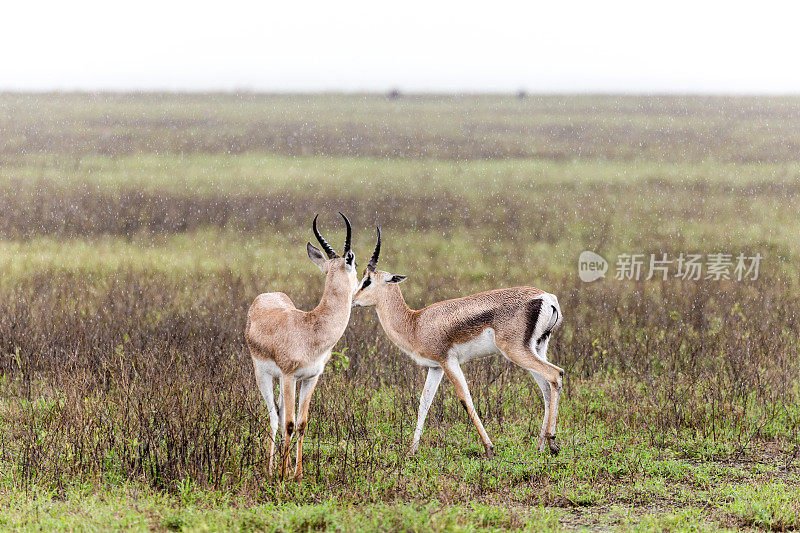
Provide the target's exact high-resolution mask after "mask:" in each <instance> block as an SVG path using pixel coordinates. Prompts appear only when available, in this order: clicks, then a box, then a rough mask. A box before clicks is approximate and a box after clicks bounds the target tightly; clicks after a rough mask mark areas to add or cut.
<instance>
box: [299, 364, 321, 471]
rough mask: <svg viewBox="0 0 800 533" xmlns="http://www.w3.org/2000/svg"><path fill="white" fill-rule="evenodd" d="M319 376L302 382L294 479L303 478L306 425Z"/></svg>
mask: <svg viewBox="0 0 800 533" xmlns="http://www.w3.org/2000/svg"><path fill="white" fill-rule="evenodd" d="M318 379H319V376H314V377H313V378H309V379H306V380H303V381H301V382H300V397H299V398H298V400H299V403H300V409H299V412H298V413H297V453H296V456H297V457H296V459H295V465H294V480H295V481H300V480H301V479H303V439H304V438H305V436H306V426H307V424H308V408H309V407H310V406H311V395H312V394H313V393H314V388H315V387H316V386H317V380H318Z"/></svg>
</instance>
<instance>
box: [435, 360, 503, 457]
mask: <svg viewBox="0 0 800 533" xmlns="http://www.w3.org/2000/svg"><path fill="white" fill-rule="evenodd" d="M443 368H444V373H445V374H447V377H448V379H449V380H450V381H452V382H453V388H454V389H455V390H456V396H458V399H459V400H461V404H462V405H463V406H464V409H466V411H467V414H468V415H469V417H470V418H471V419H472V423H473V424H475V428H477V430H478V433H479V434H480V436H481V440H482V441H483V447H484V448H485V449H486V455H487V456H488V457H494V445H493V444H492V441H491V440H490V439H489V435H488V434H487V433H486V430H485V429H484V428H483V423H481V419H480V418H479V417H478V412H477V411H476V410H475V406H474V405H473V404H472V395H470V393H469V387H468V386H467V380H466V378H465V377H464V372H462V371H461V365H460V364H459V363H458V359H456V358H454V357H451V358H450V359H448V360H447V361H446V362H445V364H444V367H443Z"/></svg>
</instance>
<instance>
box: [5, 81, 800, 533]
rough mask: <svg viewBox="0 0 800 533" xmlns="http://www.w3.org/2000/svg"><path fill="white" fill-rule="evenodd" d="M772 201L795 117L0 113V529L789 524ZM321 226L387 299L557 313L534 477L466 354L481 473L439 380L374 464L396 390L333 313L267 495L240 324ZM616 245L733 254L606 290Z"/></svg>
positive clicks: (750, 113) (792, 326) (382, 104)
mask: <svg viewBox="0 0 800 533" xmlns="http://www.w3.org/2000/svg"><path fill="white" fill-rule="evenodd" d="M799 205H800V99H797V98H774V99H766V98H721V97H720V98H716V97H688V96H687V97H612V96H574V97H571V96H563V97H562V96H548V97H538V96H530V97H528V98H526V99H517V98H512V97H501V96H462V97H444V96H424V97H423V96H404V97H401V98H399V99H388V98H384V97H382V96H375V95H371V96H369V95H365V96H360V95H351V96H345V95H315V96H270V95H239V96H236V95H84V94H54V95H49V94H44V95H18V94H4V95H0V213H2V215H1V216H0V528H2V529H9V528H11V529H21V530H40V529H45V530H49V529H56V528H61V529H66V530H96V529H106V528H117V527H120V528H129V529H134V530H146V529H155V530H189V531H192V530H218V529H238V530H248V531H252V530H266V531H289V530H306V531H307V530H325V529H331V530H340V531H349V530H359V529H363V530H375V529H384V530H385V529H391V530H411V531H450V530H462V531H484V530H487V531H491V530H500V529H527V530H535V531H539V530H559V529H584V528H587V529H604V530H605V529H623V530H628V529H641V530H653V531H664V530H692V531H696V530H718V529H741V528H752V529H767V530H788V529H798V528H800V467H799V466H798V462H799V461H800V459H798V457H797V456H798V452H799V451H800V435H799V434H798V431H799V430H800V339H799V337H800V268H798V264H799V263H798V260H800V217H798V215H797V210H798V207H797V206H799ZM339 210H341V211H343V212H345V213H346V214H347V215H348V216H349V217H350V219H351V220H352V221H353V224H354V237H353V240H354V243H353V246H354V249H355V251H356V253H357V257H358V260H359V263H360V264H361V265H364V264H366V261H367V258H368V256H369V254H370V253H371V251H372V247H373V246H374V241H373V238H374V225H376V224H381V225H382V226H383V231H384V244H383V252H382V255H381V265H382V267H383V268H385V269H387V270H390V271H392V272H396V273H401V274H406V275H408V276H409V279H408V281H406V282H405V283H404V284H403V291H404V294H405V296H406V298H407V300H408V302H409V304H410V305H411V306H412V307H421V306H424V305H426V304H428V303H432V302H434V301H438V300H440V299H445V298H450V297H455V296H460V295H465V294H470V293H473V292H477V291H481V290H487V289H492V288H498V287H503V286H513V285H522V284H524V285H534V286H537V287H540V288H542V289H545V290H547V291H549V292H553V293H555V294H557V295H558V297H559V301H560V302H561V306H562V309H563V312H564V314H565V320H564V325H563V328H562V329H561V330H560V331H559V332H558V333H557V334H556V335H555V337H554V340H553V342H552V343H551V348H550V358H551V359H552V360H553V361H554V362H555V363H556V364H558V365H559V366H561V367H563V368H565V369H566V376H565V385H564V395H563V397H562V403H561V408H560V412H559V415H560V416H559V429H558V438H559V441H560V444H561V453H560V455H558V456H557V457H550V456H549V455H544V454H540V453H538V452H536V438H537V435H538V431H539V427H540V423H541V416H542V405H541V403H542V402H541V395H540V394H539V393H538V388H537V387H536V386H535V383H534V382H533V380H532V379H531V378H530V377H529V376H528V375H527V373H524V372H523V371H521V370H520V369H518V368H516V367H514V366H513V365H511V364H509V363H506V362H504V361H501V360H491V359H487V360H481V361H475V362H473V363H470V364H469V365H468V366H467V367H466V368H465V371H466V374H467V379H468V381H469V383H470V388H471V391H472V394H473V397H474V398H475V403H476V406H477V408H478V410H479V412H480V415H481V417H482V419H483V421H484V424H485V425H486V427H487V430H488V432H489V434H490V435H491V436H492V438H493V440H494V443H495V450H496V453H497V456H496V457H495V458H494V459H486V458H485V457H484V456H483V455H482V446H481V444H480V441H479V439H478V437H477V435H476V433H475V431H474V428H473V427H472V425H471V423H470V422H469V421H468V419H467V418H466V416H465V415H464V413H463V410H462V409H461V406H460V405H459V402H458V400H457V398H456V397H455V395H454V394H453V391H452V387H451V386H450V385H449V384H444V385H443V386H442V387H441V390H440V391H439V393H438V395H437V397H436V400H435V402H434V404H433V406H432V408H431V412H430V415H429V417H428V421H427V424H426V429H425V432H424V433H423V437H422V442H421V446H420V452H419V454H418V455H417V456H416V457H414V458H412V459H409V458H406V457H405V456H404V453H403V452H404V451H405V449H406V447H407V445H408V443H409V441H410V439H411V435H412V433H413V426H414V424H415V421H416V408H417V404H418V401H419V394H420V392H421V389H422V384H423V383H424V377H425V376H424V372H423V371H422V370H421V369H419V368H418V367H416V366H415V365H414V364H413V363H412V362H411V360H410V359H409V358H408V357H407V356H405V355H403V354H402V353H400V352H399V351H398V350H397V349H396V348H394V347H393V346H392V345H391V343H390V342H389V341H388V339H387V338H386V337H385V335H384V334H383V331H382V330H381V328H380V325H379V324H378V321H377V318H376V316H375V313H374V311H373V310H372V309H355V310H354V312H353V316H352V319H351V322H350V325H349V326H348V330H347V332H346V333H345V336H344V337H343V338H342V340H341V341H340V343H339V344H338V346H337V348H336V349H337V351H338V353H339V355H337V356H336V357H334V359H333V360H332V361H331V362H330V363H329V365H328V368H327V369H326V373H325V374H324V375H323V378H322V379H321V381H320V385H319V387H318V388H317V391H316V393H315V396H314V398H313V401H312V405H311V418H310V427H309V436H308V437H307V439H306V444H305V461H306V463H305V470H306V479H305V480H304V481H303V482H302V483H291V482H286V483H284V482H281V481H278V480H274V479H269V478H268V477H267V473H266V460H265V459H266V457H267V453H266V450H267V448H268V438H269V436H268V428H269V423H268V416H267V411H266V408H265V406H264V404H263V401H262V399H261V397H260V394H259V393H258V390H257V388H256V386H255V381H254V378H253V371H252V366H251V364H250V361H249V355H248V354H247V352H246V348H245V346H244V339H243V330H244V324H245V314H246V311H247V308H248V306H249V305H250V303H251V301H252V300H253V298H254V297H255V296H256V295H257V294H259V293H261V292H268V291H275V290H280V291H283V292H286V293H287V294H289V295H290V296H291V297H292V299H293V300H294V302H295V303H296V304H297V305H298V306H300V307H303V308H306V309H309V308H311V307H312V306H313V305H315V304H316V302H317V300H318V299H319V296H320V295H321V293H322V286H323V278H322V276H321V275H320V273H319V271H318V270H317V269H316V267H314V265H313V264H312V263H311V262H310V261H309V260H308V259H307V257H306V252H305V243H306V241H309V240H313V235H312V233H311V228H310V224H311V219H312V218H313V216H314V214H315V213H317V212H319V213H321V229H322V230H323V233H324V234H325V235H326V237H327V238H328V240H329V241H331V242H332V243H336V247H337V248H339V247H341V243H342V241H343V234H344V232H343V228H342V227H341V223H340V221H339V220H337V218H338V215H336V211H339ZM583 250H592V251H595V252H597V253H600V254H601V255H603V256H604V257H605V258H606V259H608V260H609V262H610V263H611V265H610V270H609V273H608V275H607V278H606V279H604V280H601V281H596V282H594V283H584V282H582V281H580V279H579V278H578V269H577V261H578V255H579V254H580V252H581V251H583ZM622 253H637V254H639V253H640V254H647V256H648V257H649V254H658V255H659V256H660V254H662V253H666V254H669V256H670V257H672V258H675V257H677V256H678V255H679V254H680V253H685V254H690V253H699V254H712V253H726V254H732V255H733V256H734V257H735V256H736V255H738V254H739V253H744V254H745V255H747V256H752V255H754V254H756V253H759V254H761V256H762V257H763V258H762V260H761V265H760V272H759V276H758V279H757V280H743V281H737V280H735V279H732V280H714V279H700V280H696V281H692V280H684V279H680V278H676V277H675V276H673V275H671V276H670V277H669V279H667V280H661V279H658V280H652V281H644V280H641V281H631V280H615V279H614V268H615V265H614V260H615V259H616V257H617V255H618V254H622ZM672 272H673V273H674V270H673V271H672Z"/></svg>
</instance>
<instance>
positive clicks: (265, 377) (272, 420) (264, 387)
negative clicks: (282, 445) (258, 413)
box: [256, 369, 278, 477]
mask: <svg viewBox="0 0 800 533" xmlns="http://www.w3.org/2000/svg"><path fill="white" fill-rule="evenodd" d="M256 372H257V374H256V379H257V380H258V388H259V390H260V391H261V396H263V397H264V401H265V402H266V403H267V409H268V410H269V466H268V469H267V474H268V475H269V476H270V477H272V467H273V464H274V463H275V436H276V435H277V433H278V410H277V408H276V406H275V396H274V391H273V390H272V386H273V385H272V381H273V379H272V376H271V375H270V374H267V373H261V372H258V369H257V370H256Z"/></svg>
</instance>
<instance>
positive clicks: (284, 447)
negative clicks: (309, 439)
mask: <svg viewBox="0 0 800 533" xmlns="http://www.w3.org/2000/svg"><path fill="white" fill-rule="evenodd" d="M296 383H297V382H296V380H295V378H294V374H290V375H287V374H284V375H283V379H282V380H281V388H282V391H281V399H282V400H283V412H282V413H281V414H282V415H283V416H282V417H281V418H282V422H283V427H282V429H281V431H282V434H283V438H282V439H281V478H282V479H283V478H285V477H286V473H287V472H288V470H289V462H290V461H291V455H290V450H291V446H290V444H291V439H292V433H294V392H295V387H296Z"/></svg>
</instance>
